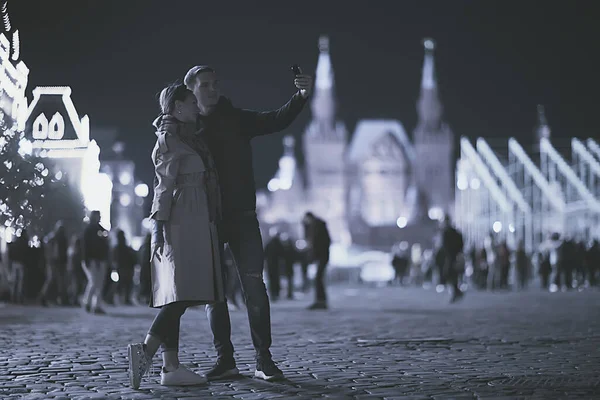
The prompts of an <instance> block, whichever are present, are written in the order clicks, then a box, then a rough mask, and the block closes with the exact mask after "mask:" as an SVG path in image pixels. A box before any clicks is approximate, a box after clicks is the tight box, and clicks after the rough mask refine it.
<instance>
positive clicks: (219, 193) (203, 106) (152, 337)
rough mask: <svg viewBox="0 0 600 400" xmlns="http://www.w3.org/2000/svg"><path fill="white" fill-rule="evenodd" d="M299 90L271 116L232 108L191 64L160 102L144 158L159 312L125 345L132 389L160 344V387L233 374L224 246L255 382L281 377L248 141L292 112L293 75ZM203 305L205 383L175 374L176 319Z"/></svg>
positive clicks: (308, 82)
mask: <svg viewBox="0 0 600 400" xmlns="http://www.w3.org/2000/svg"><path fill="white" fill-rule="evenodd" d="M294 84H295V86H296V87H297V88H298V89H299V91H298V92H297V93H296V94H294V96H292V98H291V99H290V101H288V103H286V104H285V105H284V106H283V107H281V108H280V109H278V110H274V111H269V112H256V111H250V110H243V109H239V108H235V107H234V106H233V105H232V104H231V102H230V101H229V100H228V99H227V98H225V97H221V96H219V89H218V81H217V75H216V72H215V70H214V69H213V68H210V67H208V66H195V67H193V68H192V69H190V70H189V71H188V73H187V74H186V76H185V79H184V84H181V85H171V86H168V87H167V88H165V89H163V91H162V92H161V94H160V107H161V115H160V116H159V117H158V118H157V119H156V120H155V121H154V125H155V126H156V128H157V131H156V134H157V136H158V140H157V142H156V145H155V146H154V150H153V151H152V161H153V163H154V167H155V172H156V179H155V185H154V186H155V187H154V199H153V203H152V211H151V215H150V218H151V220H152V222H153V228H152V256H151V257H152V258H151V261H152V299H151V304H150V306H151V307H155V308H159V309H160V311H159V312H158V314H157V315H156V318H155V319H154V322H153V323H152V326H151V327H150V329H149V331H148V334H147V335H146V338H145V340H144V343H137V344H130V345H129V348H128V353H129V379H130V384H131V386H132V387H133V388H135V389H137V388H139V386H140V383H141V379H142V377H143V376H144V375H145V373H146V372H147V371H148V369H149V366H150V364H151V360H152V357H153V356H154V354H155V353H156V352H157V350H158V349H159V347H161V346H162V357H163V366H162V370H161V384H162V385H165V386H182V385H196V384H202V383H206V381H207V380H216V379H221V378H225V377H229V376H235V375H237V374H239V371H238V369H237V367H236V363H235V359H234V356H233V353H234V350H233V345H232V343H231V322H230V318H229V311H228V309H227V302H226V299H225V295H224V282H223V271H224V269H225V266H224V265H222V260H223V251H224V244H225V243H229V247H230V249H231V251H232V253H233V256H234V258H235V262H236V266H237V269H238V273H239V277H240V281H241V284H242V289H243V293H244V298H245V300H246V305H247V309H248V319H249V321H250V331H251V335H252V342H253V344H254V348H255V350H256V371H255V376H256V377H258V378H262V379H265V380H274V379H281V378H283V373H282V372H281V370H280V369H279V368H278V367H277V366H276V365H275V363H274V362H273V360H272V358H271V352H270V351H269V348H270V346H271V319H270V307H269V298H268V296H267V292H266V288H265V285H264V282H263V278H262V276H263V258H264V257H263V245H262V238H261V235H260V230H259V225H258V220H257V217H256V211H255V209H256V188H255V183H254V172H253V168H252V147H251V144H250V140H251V139H252V138H253V137H255V136H258V135H264V134H268V133H274V132H279V131H281V130H283V129H285V128H286V127H288V126H289V125H290V124H291V123H292V122H293V121H294V119H295V118H296V117H297V116H298V114H299V113H300V112H301V111H302V109H303V107H304V105H305V104H306V102H307V99H308V96H309V94H310V91H311V89H312V78H311V77H310V76H307V75H302V74H300V75H296V76H295V79H294ZM201 304H206V313H207V316H208V321H209V324H210V328H211V330H212V333H213V338H214V345H215V348H216V350H217V354H218V358H217V362H216V364H215V365H214V367H213V368H212V369H211V370H209V371H207V372H206V374H205V375H199V374H196V373H195V372H193V371H191V370H189V369H187V368H185V367H183V366H181V365H180V364H179V358H178V348H179V326H180V319H181V316H182V315H183V313H184V312H185V310H186V309H187V308H188V307H190V306H195V305H201Z"/></svg>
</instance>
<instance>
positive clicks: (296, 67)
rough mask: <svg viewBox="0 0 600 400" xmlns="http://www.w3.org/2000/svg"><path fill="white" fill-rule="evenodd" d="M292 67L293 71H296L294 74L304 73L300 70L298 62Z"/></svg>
mask: <svg viewBox="0 0 600 400" xmlns="http://www.w3.org/2000/svg"><path fill="white" fill-rule="evenodd" d="M290 69H291V70H292V72H294V76H295V75H300V74H302V71H300V67H299V66H298V64H294V65H292V66H291V67H290Z"/></svg>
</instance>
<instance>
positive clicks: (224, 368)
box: [206, 358, 240, 381]
mask: <svg viewBox="0 0 600 400" xmlns="http://www.w3.org/2000/svg"><path fill="white" fill-rule="evenodd" d="M239 374H240V370H239V369H237V367H236V366H235V361H234V360H233V359H231V360H229V361H227V360H223V359H222V358H219V359H217V362H216V363H215V366H214V367H212V368H211V369H210V370H209V371H208V372H207V373H206V378H208V380H209V381H216V380H219V379H224V378H229V377H231V376H237V375H239Z"/></svg>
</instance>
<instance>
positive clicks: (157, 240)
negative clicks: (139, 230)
mask: <svg viewBox="0 0 600 400" xmlns="http://www.w3.org/2000/svg"><path fill="white" fill-rule="evenodd" d="M164 226H165V222H164V221H156V220H154V223H153V224H152V231H151V236H152V238H151V240H150V243H151V244H150V252H151V253H150V262H152V261H154V259H155V258H156V260H157V261H158V262H160V261H161V259H162V252H163V249H164V248H165V235H164Z"/></svg>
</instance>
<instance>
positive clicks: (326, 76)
mask: <svg viewBox="0 0 600 400" xmlns="http://www.w3.org/2000/svg"><path fill="white" fill-rule="evenodd" d="M434 47H435V45H434V42H433V40H431V39H427V40H425V41H424V48H425V59H424V64H423V74H422V82H421V94H420V96H419V99H418V103H417V112H418V117H419V119H418V124H417V126H416V128H415V130H414V132H413V139H414V142H413V141H411V139H410V138H409V136H408V135H407V133H406V131H405V129H404V126H403V125H402V123H401V122H400V121H398V120H393V119H387V120H374V119H366V120H360V121H359V122H358V124H357V126H356V129H355V131H354V134H353V135H352V137H351V139H350V138H349V135H348V131H347V129H346V126H345V124H344V123H343V121H341V120H339V118H338V117H337V112H336V111H337V102H336V98H335V80H334V73H333V66H332V61H331V57H330V53H329V40H328V38H327V37H325V36H323V37H321V38H320V39H319V58H318V62H317V69H316V78H315V90H314V93H313V96H312V101H311V111H312V119H311V121H310V123H309V124H308V126H307V128H306V130H305V132H304V135H303V137H302V140H303V142H302V144H303V153H304V159H305V165H304V168H303V169H300V168H299V166H298V165H297V162H296V159H295V156H294V144H295V142H294V140H293V138H292V137H286V138H284V155H283V157H282V158H281V160H280V162H279V169H278V171H277V172H276V175H275V176H274V177H273V179H272V180H271V181H270V182H269V185H268V188H267V189H268V192H262V193H259V195H258V202H257V204H258V207H259V214H260V217H261V220H262V222H263V223H264V224H265V225H267V226H268V225H286V226H288V228H287V229H291V230H292V231H293V233H295V234H297V235H299V234H301V229H300V221H301V218H302V216H303V215H304V213H305V212H306V211H312V212H313V213H314V214H316V215H317V216H319V217H321V218H323V219H324V220H325V221H326V222H327V224H328V226H329V229H330V233H331V236H332V238H333V240H334V241H335V242H338V243H341V244H343V245H349V244H351V243H355V244H361V245H367V246H375V247H386V248H388V246H390V245H391V244H393V243H394V242H396V241H398V240H401V239H402V240H409V241H411V242H412V241H413V240H418V241H420V242H421V243H423V241H425V242H427V241H429V240H430V238H431V237H432V236H433V231H434V230H435V227H436V223H435V222H434V221H436V220H438V219H440V218H441V217H442V216H443V215H444V214H446V213H452V211H453V209H454V203H453V202H454V191H453V185H454V183H453V165H454V159H453V146H454V136H453V134H452V132H451V130H450V128H449V127H448V125H447V124H446V123H445V122H444V120H443V118H442V116H443V113H442V105H441V103H440V101H439V97H438V91H437V82H436V78H435V71H434V55H433V51H434ZM349 139H350V141H349ZM303 178H304V179H303ZM415 238H416V239H415Z"/></svg>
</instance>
